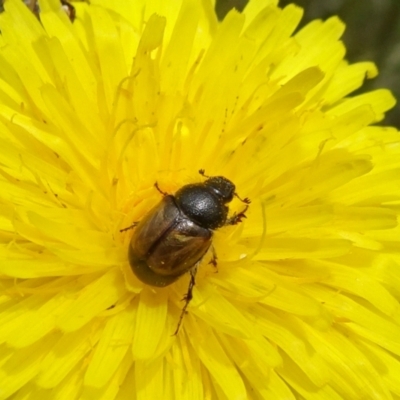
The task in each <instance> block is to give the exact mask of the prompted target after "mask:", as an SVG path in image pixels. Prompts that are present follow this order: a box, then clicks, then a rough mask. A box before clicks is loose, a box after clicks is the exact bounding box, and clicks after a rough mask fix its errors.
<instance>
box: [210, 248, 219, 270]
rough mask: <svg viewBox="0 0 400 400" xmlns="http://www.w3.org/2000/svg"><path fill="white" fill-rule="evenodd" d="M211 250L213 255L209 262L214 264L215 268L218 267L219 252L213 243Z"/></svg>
mask: <svg viewBox="0 0 400 400" xmlns="http://www.w3.org/2000/svg"><path fill="white" fill-rule="evenodd" d="M211 252H212V257H211V260H210V262H209V264H212V265H213V267H214V268H215V269H217V260H218V257H217V253H216V252H215V248H214V246H213V245H211ZM216 272H218V270H217V271H216Z"/></svg>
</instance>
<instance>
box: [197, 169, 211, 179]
mask: <svg viewBox="0 0 400 400" xmlns="http://www.w3.org/2000/svg"><path fill="white" fill-rule="evenodd" d="M199 174H200V175H202V176H204V178H209V176H208V175H206V171H205V170H204V169H199Z"/></svg>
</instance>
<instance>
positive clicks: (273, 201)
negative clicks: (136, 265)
mask: <svg viewBox="0 0 400 400" xmlns="http://www.w3.org/2000/svg"><path fill="white" fill-rule="evenodd" d="M74 6H75V9H76V16H75V19H74V21H73V22H72V21H71V19H70V18H68V16H67V14H66V13H65V10H63V8H62V7H61V5H60V2H59V1H58V0H42V1H41V2H40V16H39V17H40V20H39V19H38V18H36V17H35V16H34V15H33V14H32V13H31V12H30V11H29V10H28V9H27V8H26V7H25V6H24V5H23V3H22V2H21V1H20V0H6V1H5V3H4V8H5V12H4V13H2V14H1V15H0V30H1V36H0V147H1V151H0V204H1V205H0V232H1V235H0V243H1V246H0V317H1V323H0V399H11V398H12V399H13V400H30V399H35V400H36V399H39V398H40V399H66V400H74V399H96V400H100V399H107V400H112V399H116V400H120V399H121V400H122V399H139V400H148V399H200V400H202V399H229V400H232V399H237V400H238V399H277V400H280V399H329V400H332V399H395V398H399V397H400V380H399V376H400V361H399V359H400V358H399V357H400V313H399V298H400V272H399V271H400V228H399V224H398V221H399V204H400V183H399V182H400V181H399V176H400V140H399V133H398V132H397V131H396V130H395V129H393V128H386V127H381V126H377V125H375V124H376V123H377V122H379V121H381V120H382V119H383V116H384V113H385V111H386V110H388V109H389V108H391V107H393V105H394V99H393V98H392V96H391V94H390V93H389V92H388V91H386V90H377V91H374V92H371V93H366V94H362V95H351V93H352V92H353V91H354V90H355V89H357V88H358V87H360V86H361V85H362V82H363V81H364V79H365V78H373V77H374V76H376V74H377V70H376V68H375V66H374V65H373V64H372V63H369V62H362V63H357V64H353V65H351V64H349V63H348V62H346V61H345V59H344V55H345V48H344V46H343V44H342V42H341V41H340V37H341V35H342V33H343V30H344V26H343V24H342V23H341V22H340V21H339V19H338V18H331V19H328V20H327V21H315V22H312V23H310V24H309V25H307V26H306V27H304V28H303V29H301V30H300V31H298V32H296V27H297V25H298V23H299V21H300V19H301V15H302V10H301V9H300V8H298V7H296V6H294V5H290V6H287V7H285V8H284V9H281V8H279V7H278V6H277V1H276V0H264V1H260V0H252V1H250V3H249V4H248V6H247V7H246V8H245V10H244V11H243V12H242V13H239V12H237V11H234V10H233V11H231V12H230V13H229V14H228V15H227V17H226V18H225V19H224V20H223V21H222V22H219V21H218V20H217V19H216V16H215V14H214V11H213V4H212V1H211V0H210V1H207V0H204V1H196V0H180V1H174V0H165V1H155V0H154V1H152V0H146V1H145V0H138V1H136V0H135V1H124V0H114V1H109V0H91V1H90V4H88V3H86V2H75V3H74ZM200 169H204V170H205V171H206V173H207V175H210V176H224V177H226V178H227V179H229V180H231V181H232V182H233V183H234V184H235V185H236V190H237V193H238V194H240V196H243V197H248V198H250V199H251V204H250V207H249V209H248V210H247V212H246V217H247V218H246V219H244V220H243V221H242V223H240V224H236V225H231V226H225V227H222V228H220V229H217V230H215V232H214V235H213V246H214V248H215V253H216V255H217V257H218V264H217V269H215V268H214V267H213V266H212V265H209V264H208V262H209V261H210V257H211V254H210V253H211V252H209V253H208V254H207V255H206V256H205V257H204V259H203V260H202V262H201V265H200V266H199V268H198V273H197V277H196V285H195V286H194V289H193V299H192V301H191V303H190V304H189V306H188V308H187V313H186V315H184V318H183V322H182V325H181V327H180V330H179V332H178V333H177V335H173V333H174V331H175V330H176V327H177V323H178V321H179V317H180V315H181V310H182V307H183V305H184V303H183V302H182V301H181V300H182V297H183V296H184V295H185V293H186V292H187V288H188V284H189V281H190V276H189V274H184V275H183V276H182V277H181V278H180V279H178V280H177V281H176V282H175V283H173V284H171V285H168V286H166V287H153V286H149V285H145V284H143V283H142V282H141V281H140V280H139V279H137V277H136V276H135V274H134V273H133V271H132V269H131V268H130V265H129V262H128V250H127V249H128V247H129V243H130V240H131V237H132V235H134V232H135V230H134V228H133V229H131V230H126V231H122V232H121V230H123V229H124V228H126V227H128V226H130V225H131V224H132V223H133V222H137V221H140V220H141V219H143V217H144V216H145V215H147V214H148V213H149V211H150V210H151V209H152V207H154V206H155V205H156V204H158V203H160V201H161V199H162V195H161V194H160V193H159V192H158V191H157V190H156V188H155V187H154V183H155V182H157V183H158V185H159V187H160V189H161V190H162V191H164V192H167V193H175V192H176V191H177V190H178V189H179V188H181V187H182V186H184V185H187V184H190V183H199V182H203V181H204V179H205V178H204V177H202V176H200V175H199V174H198V171H199V170H200ZM229 207H230V215H232V214H234V213H238V212H240V211H241V210H242V209H243V204H242V203H241V202H240V201H239V199H236V198H234V200H233V201H232V202H231V203H230V204H229ZM189 267H190V266H189Z"/></svg>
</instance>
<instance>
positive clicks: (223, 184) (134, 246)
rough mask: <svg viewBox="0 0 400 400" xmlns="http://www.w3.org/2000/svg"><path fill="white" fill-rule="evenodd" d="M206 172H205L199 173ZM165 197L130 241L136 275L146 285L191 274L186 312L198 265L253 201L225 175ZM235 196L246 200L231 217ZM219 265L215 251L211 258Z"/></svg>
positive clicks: (167, 283)
mask: <svg viewBox="0 0 400 400" xmlns="http://www.w3.org/2000/svg"><path fill="white" fill-rule="evenodd" d="M199 172H200V173H201V174H202V175H203V176H205V174H204V171H203V170H200V171H199ZM155 187H156V188H157V189H158V190H159V191H160V192H161V193H162V195H163V196H164V197H163V199H162V200H161V202H160V203H158V204H157V205H156V206H155V207H154V208H153V209H152V210H150V211H149V212H148V213H147V215H146V216H145V217H144V218H143V219H142V220H141V221H140V222H139V223H138V224H137V225H136V227H135V230H134V233H133V235H132V239H131V242H130V245H129V263H130V266H131V268H132V271H133V272H134V274H135V275H136V276H137V277H138V278H139V279H140V280H141V281H142V282H143V283H145V284H147V285H150V286H158V287H164V286H168V285H170V284H171V283H173V282H175V281H176V280H177V279H179V277H180V276H182V275H183V274H184V273H185V272H188V271H189V272H190V275H191V280H190V283H189V288H188V292H187V294H186V295H185V297H184V300H185V301H186V303H185V306H184V308H183V310H182V314H181V317H180V320H179V324H178V327H177V329H176V332H175V334H176V333H177V332H178V329H179V326H180V324H181V321H182V318H183V315H184V313H185V311H186V308H187V306H188V304H189V302H190V300H191V298H192V289H193V286H194V284H195V275H196V269H197V265H198V264H199V263H200V261H201V260H202V258H203V257H204V255H205V254H206V253H207V251H208V250H209V248H210V246H211V243H212V236H213V230H215V229H217V228H220V227H222V226H224V225H235V224H237V223H239V222H240V221H241V220H242V218H244V217H245V212H246V210H247V208H248V204H249V203H250V200H248V199H247V198H246V199H243V200H242V199H240V197H239V196H238V195H237V194H236V193H235V185H234V184H233V183H232V182H231V181H230V180H229V179H227V178H225V177H223V176H214V177H207V180H205V181H204V182H201V183H193V184H189V185H185V186H183V187H181V188H180V189H179V190H178V191H177V192H176V193H175V194H174V195H171V194H168V193H165V192H162V191H161V190H160V189H159V187H158V185H157V183H156V184H155ZM233 196H236V197H238V198H239V199H240V200H241V201H242V202H244V203H245V204H246V207H245V208H244V210H243V211H242V212H240V213H237V214H234V215H232V216H231V217H228V212H229V208H228V207H227V205H226V204H228V203H230V202H231V201H232V199H233ZM211 262H212V263H213V264H214V265H216V256H215V254H214V256H213V259H212V261H211Z"/></svg>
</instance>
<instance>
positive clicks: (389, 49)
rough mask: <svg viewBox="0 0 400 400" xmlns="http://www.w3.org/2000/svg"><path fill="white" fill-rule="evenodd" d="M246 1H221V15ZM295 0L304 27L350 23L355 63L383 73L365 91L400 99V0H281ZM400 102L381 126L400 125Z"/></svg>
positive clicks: (349, 55) (283, 3) (351, 58)
mask: <svg viewBox="0 0 400 400" xmlns="http://www.w3.org/2000/svg"><path fill="white" fill-rule="evenodd" d="M246 3H247V1H246V0H217V6H216V9H217V13H218V16H219V17H220V18H223V16H224V15H225V14H226V13H227V12H228V11H229V10H230V9H231V8H232V7H235V8H237V9H238V10H241V9H243V7H244V6H245V4H246ZM290 3H295V4H297V5H298V6H300V7H302V8H303V9H304V16H303V20H302V23H301V25H300V26H303V25H305V24H306V23H307V22H309V21H311V20H313V19H326V18H329V17H330V16H332V15H338V16H339V17H340V18H341V19H342V21H344V22H345V24H346V32H345V34H344V37H343V41H344V43H345V45H346V47H347V56H346V58H347V59H348V60H349V61H350V62H351V63H354V62H357V61H366V60H368V61H373V62H375V64H376V65H377V66H378V69H379V75H378V77H377V78H375V79H373V80H368V81H366V82H365V84H364V85H363V87H362V89H361V91H363V92H364V91H370V90H373V89H377V88H388V89H390V90H391V91H392V92H393V94H394V95H395V97H396V98H397V99H399V102H400V0H294V1H293V0H292V1H289V0H280V2H279V5H280V7H284V6H286V5H288V4H290ZM399 111H400V105H399V104H397V105H396V107H395V108H393V109H392V110H390V111H389V112H388V113H387V115H386V119H385V120H384V121H383V122H382V123H381V124H380V125H382V124H383V125H393V126H396V127H397V128H400V112H399Z"/></svg>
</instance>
